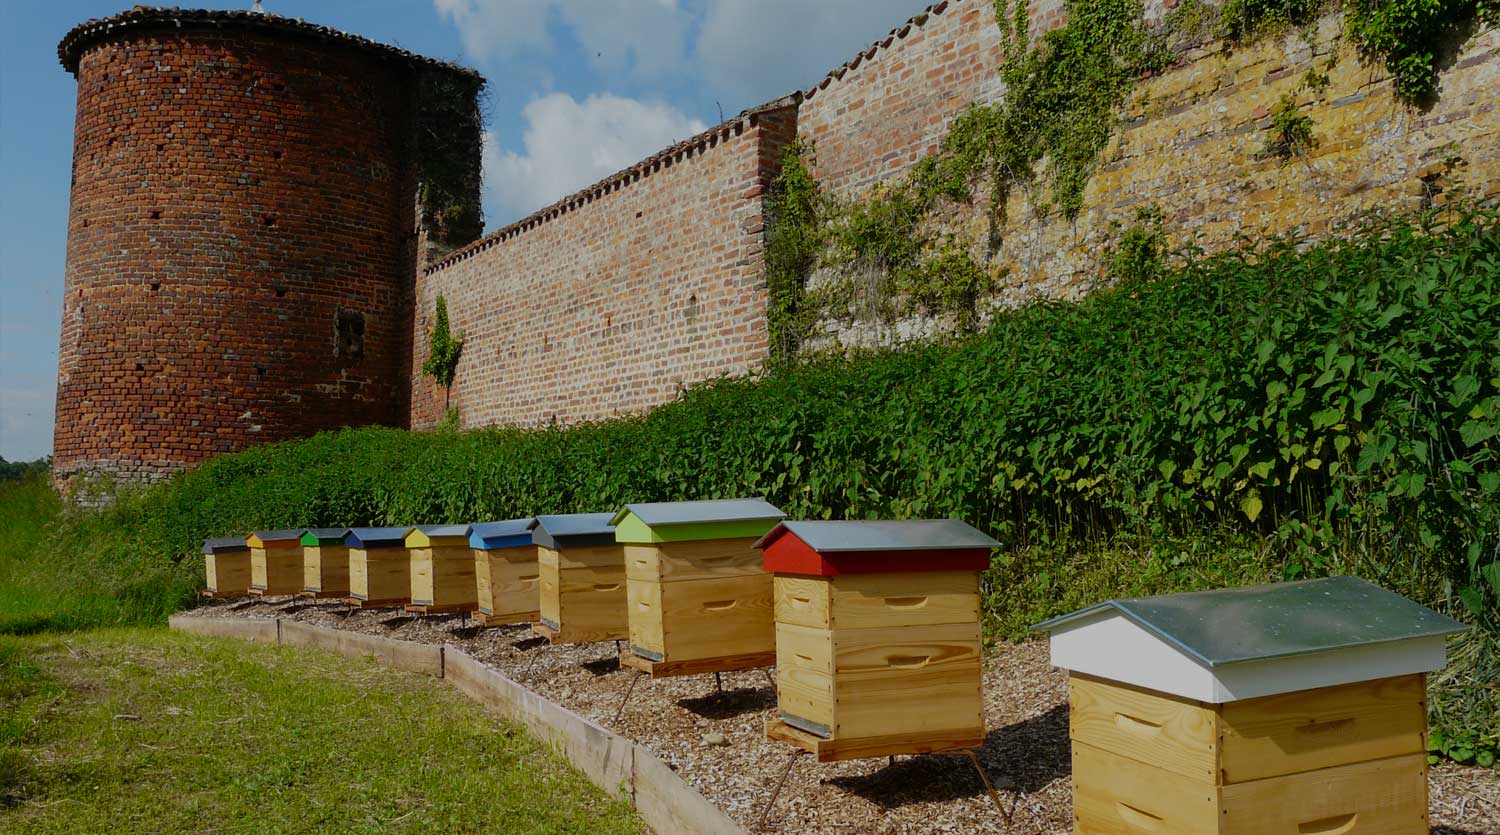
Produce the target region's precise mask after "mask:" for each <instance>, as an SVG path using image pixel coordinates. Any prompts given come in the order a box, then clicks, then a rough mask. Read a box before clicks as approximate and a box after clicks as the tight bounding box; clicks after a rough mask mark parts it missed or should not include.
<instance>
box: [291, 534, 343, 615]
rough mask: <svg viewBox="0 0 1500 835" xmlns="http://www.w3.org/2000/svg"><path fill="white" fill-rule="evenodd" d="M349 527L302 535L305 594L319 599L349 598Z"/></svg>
mask: <svg viewBox="0 0 1500 835" xmlns="http://www.w3.org/2000/svg"><path fill="white" fill-rule="evenodd" d="M347 533H349V529H348V528H313V529H312V530H309V531H307V532H305V533H303V534H302V594H303V595H306V596H309V597H315V598H323V597H334V598H340V599H342V598H345V597H348V596H349V546H348V545H345V544H344V535H345V534H347Z"/></svg>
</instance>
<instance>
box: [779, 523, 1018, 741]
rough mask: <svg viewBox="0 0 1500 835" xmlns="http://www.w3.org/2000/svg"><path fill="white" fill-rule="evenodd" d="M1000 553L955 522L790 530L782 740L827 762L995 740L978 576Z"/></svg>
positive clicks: (782, 572)
mask: <svg viewBox="0 0 1500 835" xmlns="http://www.w3.org/2000/svg"><path fill="white" fill-rule="evenodd" d="M998 544H999V543H997V542H995V540H993V539H991V538H990V537H988V536H986V535H985V534H984V533H982V532H980V531H978V530H976V529H975V528H973V527H972V526H970V525H968V524H966V523H964V522H961V521H958V520H956V519H931V520H908V521H847V522H845V521H828V522H795V521H793V522H782V523H781V524H779V525H777V526H776V527H775V528H773V529H772V530H771V531H770V533H768V534H766V535H765V536H764V537H762V538H761V539H760V541H759V542H757V543H756V545H757V547H759V548H761V549H763V551H764V563H765V567H766V568H767V569H768V570H770V571H772V572H774V574H775V589H774V596H775V603H774V606H775V609H774V612H775V623H776V627H775V628H776V701H777V709H778V711H779V713H780V717H779V719H777V720H774V721H771V722H768V723H767V726H766V732H767V735H768V736H770V737H771V738H772V739H779V740H782V741H785V742H790V743H792V744H794V745H797V746H799V747H802V748H804V749H806V750H808V751H811V752H813V753H815V754H817V756H818V759H819V760H820V761H829V760H843V759H855V758H860V757H874V756H884V755H890V754H918V753H929V752H935V751H954V750H961V749H966V748H976V747H978V746H979V745H981V744H982V743H983V741H984V714H983V698H982V693H981V685H982V669H981V656H980V629H979V575H980V572H982V571H983V570H984V569H985V568H987V567H988V566H989V559H990V551H991V549H993V548H994V547H995V546H996V545H998Z"/></svg>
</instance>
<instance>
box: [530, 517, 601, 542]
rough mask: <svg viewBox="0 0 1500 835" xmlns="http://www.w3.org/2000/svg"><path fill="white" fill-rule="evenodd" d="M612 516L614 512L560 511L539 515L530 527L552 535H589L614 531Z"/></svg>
mask: <svg viewBox="0 0 1500 835" xmlns="http://www.w3.org/2000/svg"><path fill="white" fill-rule="evenodd" d="M612 518H614V514H613V513H559V514H555V515H551V516H538V517H536V519H534V520H532V522H531V524H530V526H529V527H530V528H541V529H542V530H544V531H546V532H547V533H549V534H551V535H552V536H587V535H589V534H605V533H613V532H614V530H615V526H614V525H612V524H610V521H609V520H610V519H612Z"/></svg>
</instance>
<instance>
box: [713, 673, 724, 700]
mask: <svg viewBox="0 0 1500 835" xmlns="http://www.w3.org/2000/svg"><path fill="white" fill-rule="evenodd" d="M714 690H715V691H716V692H718V693H719V694H720V695H723V693H724V679H722V678H720V677H719V673H718V671H715V672H714Z"/></svg>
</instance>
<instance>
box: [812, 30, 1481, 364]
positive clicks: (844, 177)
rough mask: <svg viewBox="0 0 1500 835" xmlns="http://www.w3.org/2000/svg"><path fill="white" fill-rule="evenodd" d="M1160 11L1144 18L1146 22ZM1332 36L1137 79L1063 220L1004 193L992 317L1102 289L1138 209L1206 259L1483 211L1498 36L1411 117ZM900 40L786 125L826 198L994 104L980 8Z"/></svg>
mask: <svg viewBox="0 0 1500 835" xmlns="http://www.w3.org/2000/svg"><path fill="white" fill-rule="evenodd" d="M1034 6H1035V7H1034V8H1033V9H1032V15H1033V21H1034V24H1033V25H1034V26H1046V27H1052V26H1056V25H1059V24H1060V23H1061V19H1060V17H1058V16H1057V15H1056V14H1055V6H1056V4H1052V7H1050V8H1049V7H1043V6H1042V5H1041V4H1034ZM1162 13H1163V12H1162V9H1160V8H1148V17H1155V18H1159V17H1160V16H1161V14H1162ZM1341 26H1342V18H1341V16H1340V15H1338V14H1331V15H1329V16H1327V17H1325V18H1323V19H1322V20H1321V21H1320V22H1319V24H1318V25H1317V26H1316V28H1315V30H1314V34H1313V36H1312V37H1311V38H1307V37H1305V36H1304V35H1303V34H1302V33H1298V32H1292V33H1288V34H1286V35H1284V36H1279V37H1274V38H1269V39H1266V40H1263V41H1260V42H1258V43H1255V44H1252V45H1249V46H1243V47H1236V48H1234V49H1230V48H1228V46H1227V45H1226V44H1224V43H1222V42H1214V43H1209V44H1206V45H1202V46H1199V47H1196V48H1193V49H1191V50H1189V51H1188V52H1186V53H1184V54H1182V55H1181V57H1180V60H1179V61H1178V63H1177V65H1176V66H1174V67H1173V68H1171V69H1169V70H1167V71H1166V72H1164V73H1162V74H1161V75H1158V76H1155V77H1150V78H1144V79H1142V80H1141V81H1140V83H1139V84H1138V85H1137V86H1136V88H1135V90H1134V91H1133V93H1132V95H1131V97H1130V101H1129V105H1128V107H1127V109H1126V112H1125V113H1124V114H1122V124H1121V125H1120V127H1119V128H1118V129H1117V131H1116V133H1115V135H1114V137H1113V138H1112V139H1111V141H1110V144H1109V146H1108V147H1107V148H1106V149H1105V150H1104V152H1103V153H1102V154H1101V157H1100V160H1099V169H1098V171H1097V172H1096V173H1095V175H1094V177H1093V178H1092V180H1091V182H1090V183H1089V185H1088V188H1087V190H1086V191H1085V194H1084V207H1083V210H1082V212H1081V213H1080V215H1079V217H1078V219H1077V221H1076V222H1071V223H1070V222H1067V221H1065V220H1062V219H1060V218H1059V217H1057V215H1056V214H1052V215H1050V216H1046V217H1038V215H1037V213H1036V211H1035V208H1034V206H1033V204H1032V203H1031V202H1030V201H1029V200H1028V195H1027V193H1026V190H1025V189H1016V190H1015V192H1014V193H1013V194H1012V196H1011V199H1010V201H1009V203H1008V205H1007V207H1006V212H1005V217H1006V219H1007V221H1006V223H1005V225H1004V227H1003V229H1002V230H1001V236H1000V237H1001V240H1002V241H1003V244H1002V245H1001V247H1000V249H999V251H998V252H995V253H992V254H988V257H992V258H993V260H994V262H995V263H997V264H998V265H999V266H1000V267H1002V268H1003V270H1004V272H1005V281H1004V288H1003V290H1002V291H1001V292H1000V293H999V294H998V296H997V298H996V299H994V301H993V303H994V304H995V305H1016V304H1020V303H1023V302H1025V301H1027V300H1030V299H1034V298H1038V297H1053V298H1059V297H1060V298H1076V297H1078V296H1079V295H1081V294H1083V293H1086V292H1087V291H1088V290H1089V289H1090V288H1091V287H1094V286H1096V284H1097V282H1098V281H1099V280H1100V279H1101V273H1100V264H1101V256H1102V255H1104V254H1106V253H1107V252H1108V251H1109V249H1110V247H1111V246H1112V245H1113V244H1114V243H1115V242H1116V241H1117V240H1118V237H1119V233H1120V230H1121V229H1122V228H1127V227H1129V226H1130V225H1131V224H1132V223H1134V222H1135V221H1136V212H1137V210H1138V209H1142V208H1146V207H1153V208H1155V209H1158V210H1160V212H1161V213H1162V215H1163V217H1164V220H1165V231H1166V233H1167V235H1168V238H1169V241H1170V243H1171V245H1173V246H1181V245H1188V244H1193V245H1197V246H1201V247H1203V248H1204V249H1206V250H1208V251H1210V252H1212V251H1218V250H1223V249H1226V248H1229V247H1232V246H1235V245H1236V244H1237V243H1238V242H1239V241H1240V240H1241V238H1242V237H1244V236H1248V237H1250V238H1252V239H1254V238H1262V237H1264V236H1266V235H1281V234H1301V235H1308V236H1314V237H1316V236H1322V235H1327V234H1329V233H1332V232H1335V231H1337V230H1339V229H1340V228H1342V227H1345V226H1347V225H1348V224H1350V223H1351V222H1354V221H1356V220H1357V219H1359V218H1361V217H1362V216H1364V215H1366V214H1367V213H1369V212H1372V211H1383V212H1402V211H1409V210H1414V209H1420V208H1422V207H1424V206H1427V205H1430V204H1432V203H1433V202H1435V201H1436V202H1440V201H1443V200H1447V199H1450V198H1451V197H1452V196H1453V195H1455V194H1459V193H1467V194H1469V195H1473V196H1478V197H1485V196H1488V197H1497V196H1500V109H1497V105H1500V32H1496V31H1494V30H1491V31H1484V32H1480V33H1478V34H1476V35H1475V36H1473V37H1472V38H1470V39H1469V40H1468V41H1467V42H1466V43H1465V44H1463V46H1462V49H1461V50H1460V52H1459V53H1458V54H1457V55H1456V56H1455V57H1454V59H1453V60H1452V61H1451V62H1450V64H1449V65H1448V66H1447V67H1446V68H1445V69H1444V71H1443V73H1442V76H1441V91H1440V97H1439V99H1438V100H1437V102H1436V104H1435V105H1434V106H1432V107H1431V108H1430V109H1428V110H1420V109H1413V108H1410V107H1407V106H1405V105H1403V104H1401V103H1399V102H1398V101H1396V99H1395V98H1394V95H1393V85H1392V83H1391V80H1390V78H1389V76H1388V74H1387V73H1386V72H1385V70H1384V68H1383V66H1382V65H1380V64H1378V63H1369V62H1366V61H1364V60H1362V59H1361V57H1360V56H1359V55H1358V54H1357V53H1356V51H1355V49H1354V48H1353V46H1352V45H1350V44H1349V43H1348V42H1347V40H1345V39H1341V38H1340V37H1339V34H1340V30H1341ZM902 31H904V32H905V34H904V35H900V36H895V37H893V38H891V39H889V40H888V41H886V42H883V43H882V44H879V45H877V48H875V49H872V50H871V51H870V52H868V53H866V54H865V55H863V56H862V58H861V60H860V61H859V63H858V64H857V65H854V66H847V67H846V68H844V69H843V70H841V71H840V72H838V73H836V74H835V75H834V76H831V77H830V79H829V80H828V81H827V82H825V84H824V85H823V86H820V87H819V88H815V89H814V90H813V91H810V93H811V94H810V95H809V97H808V99H807V100H806V101H805V102H804V103H803V105H802V109H801V112H800V113H799V121H800V123H801V125H802V126H803V136H805V137H808V138H812V139H815V140H816V155H817V166H816V169H815V170H816V173H817V175H818V177H819V180H820V182H821V183H822V184H823V185H824V186H825V187H826V188H828V189H829V190H830V191H832V192H833V193H834V194H836V195H839V196H841V197H846V198H848V197H853V196H855V195H857V194H858V193H860V192H861V191H863V190H865V189H867V188H868V187H869V186H870V185H871V184H872V183H874V182H878V181H880V180H882V179H887V178H890V177H894V176H899V175H901V174H903V173H905V171H906V170H907V169H908V168H909V167H910V162H911V161H914V160H915V159H917V158H920V155H921V154H925V153H929V152H931V150H932V149H933V148H935V146H936V143H937V142H938V141H939V140H940V139H941V137H942V135H943V134H944V132H945V129H946V125H947V124H948V123H949V122H950V121H951V119H952V118H953V116H954V115H956V114H957V113H958V112H960V111H961V110H962V109H963V108H964V107H965V106H967V105H968V104H970V103H971V102H974V101H990V100H993V99H994V98H995V97H997V96H1001V95H1003V89H999V88H997V87H996V84H997V83H998V82H997V81H996V78H995V76H996V75H997V73H998V67H999V60H1000V59H999V55H998V52H997V49H996V46H995V42H996V36H997V32H998V29H997V27H996V24H995V21H994V17H993V4H992V3H991V2H989V0H955V1H954V2H950V3H946V4H939V6H936V7H933V9H932V10H930V11H929V13H928V14H927V15H926V19H925V22H924V24H923V25H921V26H913V27H912V28H910V30H909V31H908V30H898V33H899V32H902ZM1330 62H1332V67H1331V68H1329V64H1330ZM1312 69H1317V70H1319V71H1324V70H1326V71H1327V74H1328V77H1329V83H1328V85H1327V86H1326V87H1325V88H1324V89H1323V90H1321V91H1317V92H1315V91H1312V90H1309V89H1307V88H1306V87H1304V86H1303V79H1304V77H1305V76H1306V74H1307V72H1308V71H1309V70H1312ZM912 86H915V87H917V88H919V89H922V90H925V91H926V92H925V93H923V94H921V95H917V94H914V93H912V92H911V91H910V90H909V89H908V87H912ZM1283 94H1292V95H1294V96H1295V97H1296V99H1297V100H1298V102H1299V103H1300V104H1301V106H1302V109H1303V112H1305V113H1306V114H1307V115H1308V116H1309V117H1310V118H1311V119H1312V121H1313V132H1314V135H1315V137H1316V139H1317V147H1316V148H1314V149H1312V150H1311V151H1310V152H1309V153H1307V154H1305V155H1303V156H1299V157H1295V158H1293V159H1290V160H1281V159H1278V158H1274V157H1268V156H1267V155H1265V154H1263V153H1262V150H1263V148H1264V147H1265V144H1266V141H1267V137H1268V135H1269V134H1268V128H1269V124H1270V111H1271V108H1272V107H1273V106H1275V104H1276V102H1277V101H1278V100H1279V99H1280V98H1281V97H1282V95H1283ZM892 125H897V126H898V127H897V129H891V126H892ZM984 204H985V198H983V197H982V196H981V197H980V198H979V199H977V200H976V201H975V205H973V206H971V207H964V208H961V209H960V210H958V211H955V212H954V213H953V214H952V215H951V216H950V217H948V218H947V219H946V221H945V224H944V225H945V226H946V227H947V228H948V229H949V230H950V231H955V232H958V233H960V234H961V235H962V236H963V237H965V238H966V239H967V240H970V241H974V242H980V241H984V240H985V239H986V237H987V235H988V222H989V220H988V215H987V212H986V211H985V205H984ZM974 249H975V251H981V250H983V249H984V247H983V246H982V245H979V244H976V246H975V247H974ZM824 324H825V328H824V333H825V341H827V340H828V338H829V337H832V338H834V339H837V340H838V341H841V342H844V343H869V342H881V341H889V340H891V339H898V338H902V337H904V336H911V335H921V334H923V333H925V332H928V331H929V330H930V328H931V325H932V323H930V322H921V321H905V322H898V323H880V322H870V321H864V322H860V321H855V322H850V321H832V320H830V321H828V322H826V323H824Z"/></svg>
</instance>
